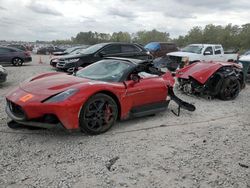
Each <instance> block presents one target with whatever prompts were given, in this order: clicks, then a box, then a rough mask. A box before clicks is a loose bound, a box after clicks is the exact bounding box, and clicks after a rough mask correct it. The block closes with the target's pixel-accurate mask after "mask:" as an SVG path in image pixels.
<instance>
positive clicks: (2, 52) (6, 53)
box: [0, 47, 12, 64]
mask: <svg viewBox="0 0 250 188" xmlns="http://www.w3.org/2000/svg"><path fill="white" fill-rule="evenodd" d="M11 59H12V56H11V51H10V50H9V49H8V48H2V47H0V62H1V64H5V63H9V62H11Z"/></svg>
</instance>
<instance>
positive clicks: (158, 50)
mask: <svg viewBox="0 0 250 188" xmlns="http://www.w3.org/2000/svg"><path fill="white" fill-rule="evenodd" d="M144 48H146V49H147V50H148V51H149V52H150V53H151V54H152V55H153V57H154V58H158V57H164V56H166V54H167V53H169V52H175V51H178V48H177V46H176V44H174V43H170V42H150V43H148V44H147V45H146V46H144Z"/></svg>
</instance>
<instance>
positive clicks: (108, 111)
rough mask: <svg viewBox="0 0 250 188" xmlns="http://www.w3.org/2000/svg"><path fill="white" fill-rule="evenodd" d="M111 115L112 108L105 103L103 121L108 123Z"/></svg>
mask: <svg viewBox="0 0 250 188" xmlns="http://www.w3.org/2000/svg"><path fill="white" fill-rule="evenodd" d="M111 117H112V108H111V107H110V106H109V105H108V104H106V105H105V111H104V119H105V122H106V123H108V122H109V121H110V118H111Z"/></svg>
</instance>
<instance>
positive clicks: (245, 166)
mask: <svg viewBox="0 0 250 188" xmlns="http://www.w3.org/2000/svg"><path fill="white" fill-rule="evenodd" d="M239 165H240V166H241V167H243V168H249V166H248V165H245V164H242V163H239Z"/></svg>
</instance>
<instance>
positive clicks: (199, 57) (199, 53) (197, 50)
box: [167, 44, 239, 71]
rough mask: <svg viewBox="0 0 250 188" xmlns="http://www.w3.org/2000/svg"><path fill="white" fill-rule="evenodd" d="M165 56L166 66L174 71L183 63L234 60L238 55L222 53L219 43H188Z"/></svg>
mask: <svg viewBox="0 0 250 188" xmlns="http://www.w3.org/2000/svg"><path fill="white" fill-rule="evenodd" d="M167 57H168V62H167V68H168V69H169V70H171V71H174V70H176V69H177V67H180V68H181V67H183V66H184V65H188V64H192V63H194V62H200V61H226V62H236V61H237V60H238V57H239V55H238V53H230V52H227V53H224V49H223V47H222V45H220V44H190V45H188V46H186V47H185V48H183V49H182V50H181V51H180V52H171V53H168V54H167Z"/></svg>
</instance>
